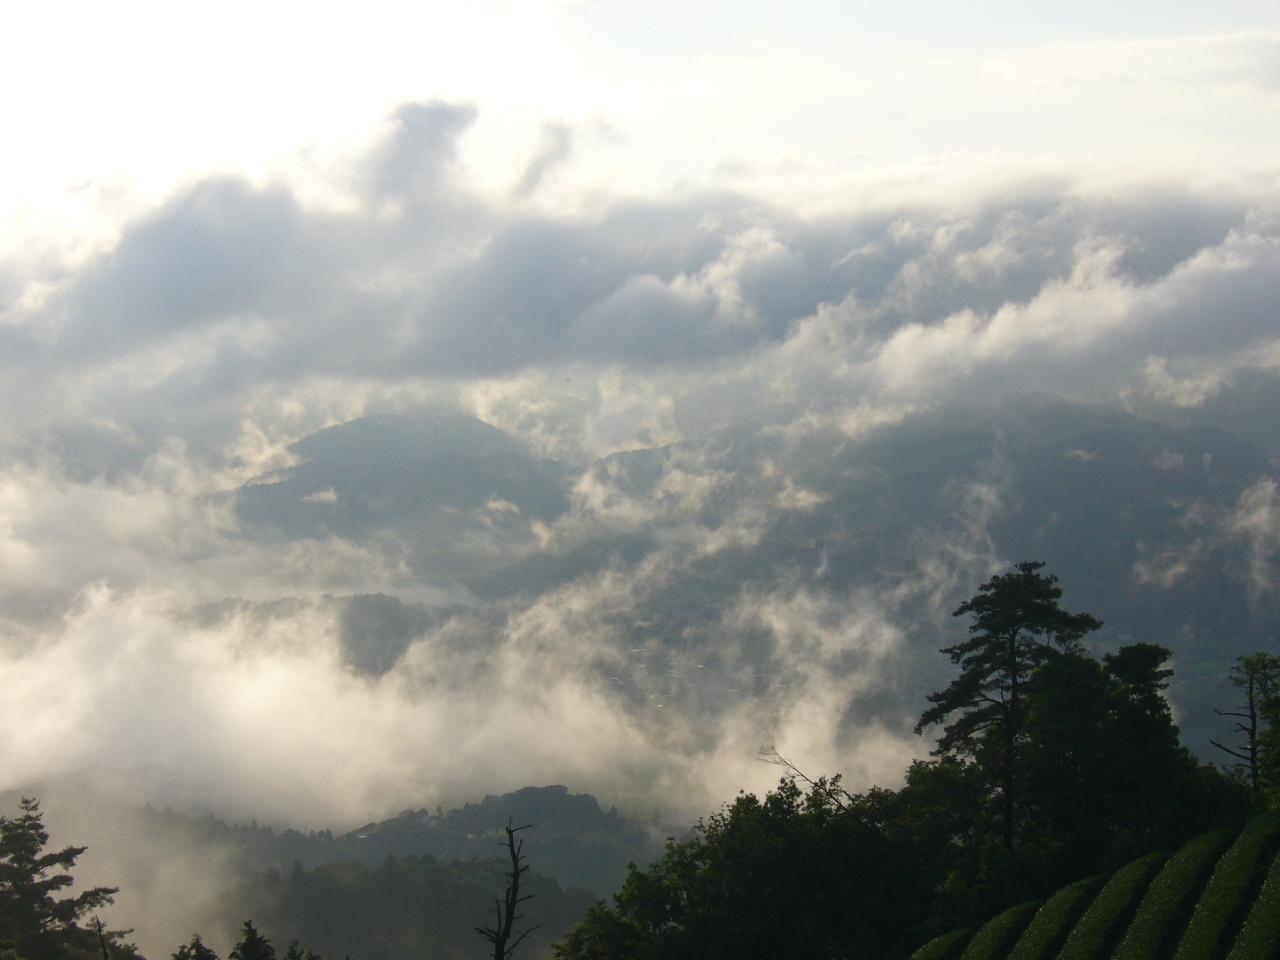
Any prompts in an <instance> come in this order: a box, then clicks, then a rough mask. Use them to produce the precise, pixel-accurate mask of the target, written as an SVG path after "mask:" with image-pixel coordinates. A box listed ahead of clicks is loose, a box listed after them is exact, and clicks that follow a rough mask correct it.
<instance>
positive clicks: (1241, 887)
mask: <svg viewBox="0 0 1280 960" xmlns="http://www.w3.org/2000/svg"><path fill="white" fill-rule="evenodd" d="M1277 835H1280V814H1264V815H1263V816H1261V817H1256V818H1254V819H1253V820H1251V821H1250V822H1249V824H1248V825H1247V826H1246V827H1245V828H1244V830H1243V831H1242V832H1241V833H1240V836H1239V837H1238V838H1237V839H1236V842H1235V843H1233V844H1232V845H1231V847H1230V849H1228V850H1227V852H1226V853H1224V854H1223V855H1222V858H1221V859H1220V860H1219V861H1218V865H1217V866H1216V867H1215V868H1214V870H1213V875H1212V876H1211V877H1210V878H1209V885H1208V886H1206V887H1205V888H1204V894H1203V895H1202V896H1201V897H1200V902H1199V903H1197V904H1196V909H1195V911H1194V912H1193V913H1192V914H1191V922H1190V923H1188V924H1187V930H1186V933H1184V934H1183V935H1182V941H1181V942H1180V943H1179V944H1178V949H1177V952H1176V953H1174V955H1173V957H1174V960H1205V958H1206V957H1214V956H1217V950H1218V947H1219V944H1221V943H1222V940H1223V938H1224V937H1225V936H1226V935H1227V934H1228V933H1229V931H1228V930H1227V927H1228V925H1229V924H1230V923H1231V921H1232V920H1233V919H1234V918H1235V917H1236V915H1237V914H1238V913H1239V911H1240V909H1241V908H1242V907H1243V905H1244V898H1245V897H1246V896H1248V894H1249V888H1250V886H1251V884H1252V882H1253V876H1254V871H1256V870H1257V868H1258V862H1259V861H1260V860H1261V858H1262V856H1263V854H1264V853H1265V852H1266V851H1267V849H1268V848H1269V847H1270V846H1271V844H1272V841H1273V840H1274V839H1275V838H1276V837H1277Z"/></svg>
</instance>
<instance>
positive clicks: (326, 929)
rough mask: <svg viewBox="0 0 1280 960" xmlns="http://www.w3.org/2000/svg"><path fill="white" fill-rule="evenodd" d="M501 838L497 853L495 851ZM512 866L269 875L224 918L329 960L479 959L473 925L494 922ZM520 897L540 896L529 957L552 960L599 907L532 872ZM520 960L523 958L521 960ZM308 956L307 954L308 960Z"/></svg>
mask: <svg viewBox="0 0 1280 960" xmlns="http://www.w3.org/2000/svg"><path fill="white" fill-rule="evenodd" d="M494 839H495V838H494V837H492V836H491V837H490V838H489V847H490V849H493V850H496V849H497V847H496V846H495V845H494ZM508 866H509V864H504V863H502V862H501V861H498V860H488V861H458V860H455V861H451V862H441V861H438V860H436V859H434V858H432V857H405V858H403V859H399V860H394V859H390V858H388V859H386V860H384V861H383V862H382V863H381V864H380V865H378V866H376V867H373V866H369V865H367V864H363V863H331V864H327V865H325V866H321V867H316V868H315V869H311V870H306V869H303V868H302V867H301V865H295V866H294V867H293V868H292V869H291V870H288V871H286V872H285V873H284V874H281V873H279V872H277V871H273V870H268V871H266V872H264V873H261V874H259V875H257V876H256V877H255V878H254V879H253V880H252V882H249V883H246V884H244V885H242V886H240V887H239V888H238V889H237V890H236V891H235V892H234V894H233V895H232V898H231V899H230V901H229V902H228V903H227V904H226V906H225V909H227V910H228V911H234V913H233V914H232V915H233V916H242V917H243V916H250V915H252V916H253V917H254V918H255V922H256V923H257V926H258V929H260V930H262V931H264V932H265V933H267V935H268V936H270V937H271V938H272V939H273V940H274V941H275V942H277V943H287V942H288V941H289V940H290V939H293V938H297V939H300V940H302V941H303V942H304V943H306V944H309V945H310V946H312V947H314V948H315V950H317V951H318V952H319V953H321V954H323V955H324V956H325V957H339V958H340V957H342V956H343V955H346V954H349V955H350V956H351V957H353V958H356V960H401V958H404V957H430V958H432V960H437V958H440V960H448V958H454V957H459V958H461V957H474V956H475V955H476V954H477V949H476V948H477V946H478V944H477V942H476V935H475V930H474V928H475V925H476V923H477V922H479V921H483V920H485V918H486V917H487V916H491V915H492V909H493V894H494V892H495V891H497V890H501V889H502V887H503V884H504V883H505V879H506V878H505V876H504V870H505V869H506V868H507V867H508ZM521 889H522V890H527V892H529V893H532V894H535V895H536V898H535V899H534V900H532V901H530V902H529V903H528V904H527V907H528V909H527V911H525V912H527V913H529V914H530V923H531V924H539V925H540V926H541V929H539V930H538V931H537V932H536V933H534V934H533V935H531V936H530V938H529V940H528V941H526V944H525V946H524V947H522V948H521V950H522V951H523V950H524V949H525V948H528V949H529V952H530V955H536V954H537V953H538V952H539V951H542V952H543V953H544V954H545V952H546V950H547V948H548V944H549V942H550V941H551V940H552V939H553V938H555V937H558V936H562V935H563V934H564V933H566V932H567V931H568V930H569V929H570V927H572V925H573V924H574V923H575V922H577V921H578V920H579V919H580V918H581V917H582V916H583V914H584V913H586V912H587V909H588V907H589V906H590V905H591V903H592V902H593V901H594V897H592V896H591V895H590V894H589V893H587V892H586V891H581V890H568V891H566V890H562V889H561V888H560V886H559V884H557V883H556V882H555V881H554V880H551V879H549V878H547V877H543V876H540V875H539V874H537V873H536V872H534V871H530V872H529V873H528V874H526V875H525V876H524V877H523V878H522V880H521ZM517 956H519V954H517ZM303 960H306V955H305V952H304V958H303Z"/></svg>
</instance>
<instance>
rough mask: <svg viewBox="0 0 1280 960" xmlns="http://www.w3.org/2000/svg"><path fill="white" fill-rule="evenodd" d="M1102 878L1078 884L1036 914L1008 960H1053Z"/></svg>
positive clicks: (1053, 898)
mask: <svg viewBox="0 0 1280 960" xmlns="http://www.w3.org/2000/svg"><path fill="white" fill-rule="evenodd" d="M1102 879H1103V878H1102V877H1089V878H1088V879H1087V880H1077V881H1076V882H1075V883H1073V884H1071V885H1070V886H1068V887H1063V888H1062V889H1061V890H1059V891H1058V892H1057V893H1055V894H1054V895H1053V896H1052V897H1050V898H1049V899H1048V900H1046V901H1045V904H1044V906H1043V907H1041V908H1040V909H1039V910H1037V911H1036V915H1035V916H1034V917H1032V918H1031V923H1030V925H1029V926H1028V927H1027V929H1026V930H1024V931H1023V932H1022V936H1020V937H1019V938H1018V942H1017V944H1016V945H1015V946H1014V948H1013V951H1012V952H1011V953H1010V954H1009V960H1051V958H1052V957H1053V954H1054V951H1056V950H1057V949H1058V947H1059V946H1060V945H1061V944H1062V941H1063V940H1064V939H1065V938H1066V935H1067V931H1068V929H1070V927H1071V924H1073V923H1075V921H1076V918H1077V917H1079V916H1080V914H1081V912H1082V911H1083V910H1084V908H1085V906H1086V904H1087V903H1088V900H1089V898H1090V897H1092V896H1093V895H1094V893H1096V892H1097V890H1098V887H1100V886H1101V885H1102Z"/></svg>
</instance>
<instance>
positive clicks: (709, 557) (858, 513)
mask: <svg viewBox="0 0 1280 960" xmlns="http://www.w3.org/2000/svg"><path fill="white" fill-rule="evenodd" d="M294 450H295V452H296V453H297V454H298V455H299V456H300V457H302V458H304V460H303V462H302V463H300V464H299V465H297V466H295V467H293V468H291V469H289V470H287V471H284V472H283V473H282V474H279V475H277V476H274V477H272V478H267V479H265V480H264V481H263V482H260V483H255V484H251V485H249V486H246V487H244V488H242V489H241V490H239V491H238V492H237V494H236V509H237V511H238V513H239V516H240V518H241V520H242V525H243V530H244V535H246V536H264V537H276V538H283V539H290V538H324V537H329V536H333V537H341V538H345V539H350V540H353V541H356V542H359V543H361V544H362V545H364V547H366V548H367V549H370V550H373V551H375V552H376V551H379V550H381V551H384V552H385V553H386V555H387V557H388V558H389V564H395V565H399V566H400V567H402V568H403V567H404V566H407V568H408V569H409V570H410V571H411V573H410V574H409V576H410V577H411V578H416V579H417V580H418V581H419V582H422V583H435V584H440V583H448V584H452V585H453V586H454V587H459V586H461V587H464V588H465V589H462V590H459V591H458V595H459V596H461V597H463V598H467V597H469V598H474V601H475V602H470V601H468V600H466V599H464V600H463V604H464V605H463V606H461V607H457V608H450V610H449V614H448V615H449V618H450V619H449V623H450V637H451V640H450V642H462V643H464V645H468V644H469V645H470V649H473V650H476V651H479V650H482V649H491V648H492V649H497V648H499V647H500V645H501V643H502V631H503V630H504V629H505V626H506V625H507V624H510V623H511V622H513V621H514V620H515V619H516V618H519V617H520V616H521V614H522V612H524V611H528V610H531V609H532V608H534V607H536V606H537V605H538V604H540V603H542V602H543V601H544V600H547V598H553V597H555V596H556V595H557V592H558V591H563V590H565V589H568V588H570V587H581V595H582V596H583V597H584V598H589V596H590V595H591V593H592V591H593V589H594V587H593V584H594V582H595V581H596V579H598V578H600V577H601V576H604V575H605V574H607V573H609V572H611V571H612V572H614V573H617V574H621V575H622V576H623V577H625V579H626V583H627V589H628V594H629V595H628V597H627V601H626V602H625V603H615V604H614V605H613V606H612V607H610V609H609V610H608V611H607V614H603V613H602V614H601V615H602V616H605V617H607V628H601V629H598V630H597V633H598V634H599V637H598V638H597V639H595V640H593V643H595V644H596V646H595V647H594V648H593V654H594V655H595V656H594V658H586V659H583V658H582V657H581V656H576V659H575V660H574V662H573V668H574V669H575V670H583V671H591V670H595V671H597V672H599V674H600V676H599V678H598V679H599V682H600V683H601V684H603V685H608V687H609V690H610V695H611V696H613V697H615V698H617V699H618V700H619V701H620V702H622V703H625V704H629V705H630V706H631V708H633V709H637V710H640V709H647V707H646V705H647V704H649V703H650V702H651V701H652V702H654V703H660V704H662V705H663V709H664V710H667V711H680V712H682V713H684V714H685V715H686V716H687V717H688V718H689V719H690V720H692V721H693V722H695V723H700V724H702V723H712V722H713V721H714V720H715V718H716V717H718V716H719V715H720V713H721V712H722V711H723V710H724V709H725V708H726V707H727V706H728V705H730V704H732V703H735V702H737V701H738V699H740V698H741V697H743V696H748V697H750V696H755V697H759V696H762V695H763V694H764V693H765V692H766V691H770V690H772V691H774V692H776V690H777V689H780V688H781V687H780V685H781V684H784V683H789V682H792V680H793V676H792V675H793V674H795V673H797V672H798V673H800V674H808V673H809V671H808V666H809V665H806V664H803V663H798V662H797V661H796V660H795V657H796V656H797V654H796V651H795V650H794V649H791V648H788V649H785V650H784V649H782V647H781V645H780V642H779V640H778V638H777V637H771V636H770V635H769V633H768V631H767V630H764V629H763V627H762V626H761V625H760V624H758V623H754V622H752V621H751V620H750V619H749V618H748V619H747V620H745V621H744V620H743V618H742V617H741V616H740V615H739V614H738V613H737V612H736V611H737V610H738V609H739V607H740V605H741V603H742V602H743V600H744V598H746V599H751V598H761V597H765V598H767V597H770V596H773V595H776V594H778V593H779V592H782V593H785V592H787V591H790V592H791V593H797V592H804V593H805V594H806V595H807V596H810V597H816V598H822V599H823V600H824V601H826V602H829V604H830V605H831V606H832V607H833V608H834V607H839V606H840V605H842V604H847V603H849V599H850V598H851V597H854V596H862V597H864V598H865V597H874V598H876V600H877V602H878V603H879V604H880V605H881V606H882V607H883V609H882V610H881V611H879V612H880V614H881V615H883V616H885V617H887V618H888V619H889V620H890V621H891V622H892V623H893V625H894V627H895V628H896V629H898V630H900V631H901V635H902V637H903V638H904V643H903V645H902V646H901V647H900V648H899V649H897V650H896V651H895V653H894V657H895V660H894V665H893V670H892V673H891V674H890V675H888V676H885V677H884V678H882V680H881V682H878V683H876V684H874V685H872V686H871V687H870V689H862V690H861V691H860V693H859V695H858V697H857V698H856V700H854V699H852V698H851V702H850V703H849V704H848V706H847V718H848V720H849V722H850V723H856V722H859V721H865V720H868V719H869V718H872V717H875V718H877V719H879V720H883V721H885V722H887V723H889V724H890V725H891V726H897V727H899V728H901V729H906V728H907V727H909V725H910V721H911V720H912V719H914V715H917V714H918V712H919V710H920V709H921V705H922V703H923V697H924V695H925V693H927V692H928V691H929V690H931V689H935V688H936V686H937V685H938V683H939V682H940V681H941V680H942V679H943V678H944V677H945V676H946V670H947V664H946V663H945V660H944V658H941V657H939V656H938V655H937V652H936V651H937V649H938V648H939V647H941V646H945V645H946V644H947V643H948V642H949V641H950V640H951V639H953V638H954V636H955V630H956V625H955V624H954V622H953V621H951V620H950V618H949V617H947V616H946V614H947V613H949V611H950V610H951V609H954V607H955V606H956V605H957V604H958V603H959V602H960V601H961V600H963V599H964V598H965V597H966V596H968V595H969V594H970V593H971V591H972V590H973V588H974V587H975V586H976V585H977V584H978V583H980V582H981V581H982V580H983V579H985V578H986V577H987V576H989V575H990V573H991V572H992V570H993V569H995V568H997V567H998V566H999V565H1001V564H1007V563H1012V562H1016V561H1019V560H1023V559H1037V560H1043V561H1045V562H1046V563H1047V565H1048V570H1050V571H1051V572H1053V573H1054V574H1056V575H1058V576H1059V577H1060V579H1061V581H1062V584H1063V586H1064V588H1065V589H1066V597H1065V601H1064V602H1065V603H1066V604H1067V605H1068V606H1069V607H1070V608H1072V609H1079V610H1086V611H1088V612H1090V613H1093V614H1095V615H1096V616H1098V617H1100V618H1101V619H1102V620H1103V621H1104V622H1105V624H1106V627H1105V629H1104V630H1103V631H1102V632H1101V633H1100V634H1098V635H1097V636H1096V638H1094V639H1095V641H1096V643H1097V644H1098V645H1099V646H1100V647H1102V648H1104V649H1107V648H1112V647H1114V646H1115V645H1118V644H1119V643H1121V642H1128V641H1131V640H1144V641H1149V642H1155V643H1161V644H1164V645H1165V646H1168V647H1170V648H1171V649H1173V651H1174V653H1175V667H1176V670H1177V674H1176V677H1175V688H1174V690H1173V691H1172V693H1173V697H1174V700H1175V704H1176V706H1177V707H1178V710H1179V718H1180V723H1181V724H1182V725H1183V730H1184V734H1185V735H1186V739H1187V741H1188V743H1189V744H1190V745H1191V746H1192V747H1193V748H1195V749H1197V750H1199V751H1201V752H1204V751H1206V750H1207V749H1208V746H1207V742H1208V739H1209V738H1210V737H1213V736H1216V735H1217V734H1218V733H1219V731H1220V724H1219V723H1218V718H1217V717H1216V716H1215V715H1214V714H1213V713H1212V710H1211V709H1210V708H1211V707H1212V706H1221V705H1222V704H1224V703H1227V702H1230V700H1231V698H1232V697H1233V692H1232V691H1231V689H1230V688H1229V687H1228V686H1227V684H1226V681H1225V677H1226V674H1227V672H1228V670H1229V668H1230V665H1231V663H1232V662H1233V660H1234V659H1235V657H1236V656H1238V655H1239V654H1241V653H1244V652H1248V651H1251V650H1255V649H1274V644H1275V643H1276V639H1275V631H1274V623H1275V616H1276V614H1277V613H1278V612H1280V603H1278V602H1277V601H1278V599H1280V598H1277V596H1276V595H1275V594H1274V593H1273V592H1272V591H1271V590H1270V583H1271V582H1272V579H1273V577H1274V573H1275V564H1276V562H1277V557H1278V555H1280V469H1277V466H1276V464H1275V463H1274V462H1272V461H1271V460H1269V459H1268V458H1267V457H1266V456H1265V455H1264V454H1263V453H1261V452H1260V451H1259V450H1258V449H1257V448H1255V447H1253V446H1251V445H1250V444H1249V443H1246V442H1245V441H1243V440H1241V439H1240V438H1239V437H1237V436H1235V435H1233V434H1231V433H1228V432H1226V431H1224V430H1222V429H1219V428H1216V427H1211V426H1204V425H1195V424H1183V425H1181V426H1170V425H1168V424H1164V423H1158V422H1154V421H1151V420H1144V419H1142V418H1139V417H1137V416H1134V415H1132V414H1130V413H1127V412H1124V411H1121V410H1116V409H1111V408H1107V407H1103V406H1098V405H1089V404H1078V403H1069V402H1066V401H1063V400H1060V399H1058V398H1055V397H1051V396H1046V395H1033V396H1024V397H1019V398H1015V399H1014V400H1010V401H1006V402H1003V403H1001V404H999V405H996V406H992V407H989V408H985V409H979V408H956V409H946V410H932V411H927V412H923V413H916V414H911V415H908V416H906V417H904V418H903V419H901V420H899V421H896V422H893V423H891V424H888V425H883V426H880V427H875V426H874V425H872V426H867V427H865V428H864V427H860V426H858V425H856V424H852V425H851V424H850V423H847V422H844V421H842V420H838V419H833V420H831V421H825V420H823V419H822V418H821V417H816V418H811V419H810V420H804V419H801V420H797V419H796V418H795V415H794V411H781V412H779V413H778V415H777V417H776V418H774V419H770V420H766V421H760V422H755V423H746V424H741V425H738V426H736V427H733V428H731V429H727V430H723V431H719V432H717V433H714V434H712V435H709V436H706V437H701V438H696V439H691V440H688V441H685V442H682V443H678V444H673V445H669V446H664V447H657V448H652V449H643V450H635V451H630V452H625V453H619V454H615V455H612V456H609V457H605V458H602V459H600V460H597V461H596V462H594V463H592V464H591V465H589V466H588V467H587V468H586V469H585V471H583V472H581V473H575V471H574V470H572V469H571V468H569V467H568V466H567V465H565V464H562V463H557V462H554V461H548V460H543V459H539V458H537V457H535V456H533V455H532V454H530V453H529V452H528V451H526V450H525V448H524V447H523V446H522V444H521V443H520V442H519V441H517V440H516V439H515V438H513V437H511V436H509V435H508V434H505V433H503V432H502V431H500V430H497V429H496V428H494V427H491V426H489V425H487V424H484V423H481V422H480V421H478V420H475V419H474V418H471V417H467V416H464V415H462V414H457V413H434V414H430V415H424V416H423V417H421V418H404V417H368V418H364V419H362V420H358V421H353V422H352V423H348V424H344V425H342V426H338V427H333V428H330V429H328V430H325V431H321V432H320V433H317V434H314V435H312V436H310V437H307V438H305V439H303V440H301V441H299V442H298V443H297V444H296V445H295V447H294ZM404 588H405V586H404V584H403V583H401V584H398V585H388V586H387V587H386V588H385V589H384V590H383V592H384V593H385V594H387V595H388V596H387V597H385V598H377V599H362V600H360V601H359V602H358V603H353V604H352V608H351V611H350V613H349V614H344V621H343V635H344V643H346V644H347V647H348V650H349V652H350V659H351V662H352V664H353V665H355V666H356V667H357V668H358V669H363V670H366V671H367V672H380V671H382V670H385V669H388V668H389V667H390V666H391V665H392V664H393V663H394V662H395V661H396V658H397V657H398V656H399V655H400V653H401V652H403V650H405V649H406V648H407V647H408V646H409V645H410V644H412V643H413V642H414V640H415V639H416V638H417V637H418V636H421V635H423V634H424V633H426V632H428V631H430V630H431V629H433V624H434V623H437V622H439V617H437V616H435V615H434V614H432V613H431V612H430V611H428V610H426V609H425V608H423V607H421V606H414V605H411V604H400V605H399V606H397V605H396V604H397V600H396V599H395V597H394V596H391V595H393V594H396V593H397V592H398V591H400V590H402V589H404ZM548 602H557V601H554V600H550V601H548ZM584 602H587V603H589V602H590V601H589V599H585V600H584ZM863 602H865V601H863ZM586 609H587V610H588V611H589V609H590V608H589V607H587V608H586ZM458 638H465V639H464V640H458ZM574 639H576V638H572V637H565V638H561V639H559V640H557V639H556V638H550V639H549V640H548V641H547V642H548V643H549V645H550V648H554V646H555V644H556V643H557V642H563V643H566V644H568V643H569V641H572V640H574ZM604 644H609V645H610V646H609V647H608V648H606V647H605V646H604ZM620 660H621V661H623V662H624V666H622V667H619V661H620ZM864 667H865V664H864V662H863V659H862V658H860V657H859V656H858V655H857V652H856V651H850V653H849V656H848V657H845V658H829V659H828V662H826V663H824V664H823V665H822V667H821V669H822V670H824V671H827V670H832V669H834V670H837V671H841V670H844V671H848V672H850V673H852V672H855V671H857V670H860V669H863V668H864ZM695 670H697V671H701V672H700V673H698V674H696V675H695V673H694V672H693V671H695ZM712 676H715V677H717V678H719V679H718V680H717V681H715V682H714V683H713V682H711V681H710V680H709V678H711V677H712Z"/></svg>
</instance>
